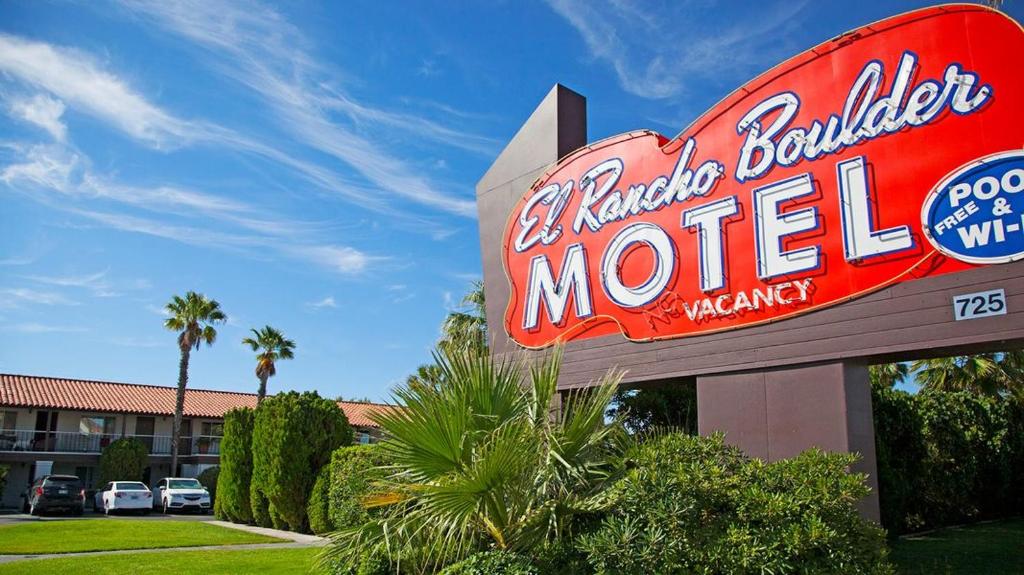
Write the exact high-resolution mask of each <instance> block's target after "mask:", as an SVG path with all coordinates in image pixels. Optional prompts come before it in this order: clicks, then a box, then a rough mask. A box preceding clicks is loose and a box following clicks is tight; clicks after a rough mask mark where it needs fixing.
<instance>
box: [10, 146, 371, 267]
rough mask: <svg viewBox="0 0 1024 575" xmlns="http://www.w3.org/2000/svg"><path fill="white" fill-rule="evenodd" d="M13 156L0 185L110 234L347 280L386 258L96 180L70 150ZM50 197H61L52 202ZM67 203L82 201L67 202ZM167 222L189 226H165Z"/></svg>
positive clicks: (287, 227)
mask: <svg viewBox="0 0 1024 575" xmlns="http://www.w3.org/2000/svg"><path fill="white" fill-rule="evenodd" d="M14 150H15V152H16V155H17V153H20V154H21V156H20V157H19V158H18V159H16V160H15V162H14V163H11V164H9V165H8V166H6V167H5V168H3V169H2V170H0V182H3V183H5V184H7V185H8V186H10V187H15V188H17V189H19V190H20V191H22V192H23V193H28V194H31V195H33V197H35V198H36V199H38V200H40V201H42V202H44V203H47V205H50V206H52V207H54V208H55V209H59V210H62V211H65V212H69V213H73V214H75V215H77V216H80V217H82V218H85V219H86V220H90V221H92V222H94V223H98V224H102V225H104V226H106V227H110V228H114V229H117V230H121V231H126V232H133V233H140V234H145V235H150V236H155V237H160V238H164V239H168V240H173V241H176V242H180V243H185V244H189V245H193V246H199V247H204V248H216V249H227V250H238V251H241V252H245V253H248V254H250V255H253V256H254V257H260V258H265V257H266V256H267V254H268V253H272V254H276V255H277V256H283V257H287V258H289V259H294V260H298V261H304V262H309V263H313V264H316V265H318V266H321V267H324V268H326V269H328V270H331V271H334V272H338V273H342V274H356V273H360V272H363V271H365V270H366V269H367V268H368V267H369V266H370V265H371V264H372V263H374V262H379V261H383V260H385V259H387V258H384V257H381V256H371V255H368V254H366V253H364V252H362V251H360V250H358V249H356V248H353V247H350V246H343V245H337V244H335V243H333V242H325V241H320V240H319V239H318V238H319V236H322V235H323V234H321V233H318V231H319V230H317V229H316V227H315V226H312V225H309V224H306V223H303V222H296V221H292V220H288V219H285V218H282V217H278V216H275V215H271V214H265V213H263V211H262V210H260V209H257V208H256V207H254V206H251V205H249V204H246V203H244V202H240V201H236V200H232V199H229V198H225V197H222V196H218V195H215V194H210V193H207V192H203V191H199V190H195V189H185V188H180V187H174V186H167V185H157V186H153V187H144V186H129V185H124V184H121V183H120V182H118V181H116V180H114V179H113V178H110V177H107V176H103V175H96V174H94V173H93V172H92V171H91V168H89V167H88V164H89V162H88V160H87V159H86V158H84V156H82V155H81V154H80V153H79V152H77V151H75V150H73V149H72V148H71V147H70V146H56V145H37V146H31V147H28V148H18V147H15V148H14ZM53 193H56V194H59V195H60V196H61V197H59V198H56V199H54V198H51V197H50V195H51V194H53ZM68 197H70V198H72V199H74V200H77V201H74V202H67V201H64V200H63V199H62V198H68ZM99 200H103V201H107V202H108V203H109V205H107V206H106V207H101V206H99V205H97V204H96V202H97V201H99ZM126 208H139V209H143V210H146V211H147V212H150V213H151V214H155V215H156V217H154V216H152V215H151V216H142V215H138V214H134V213H126V212H125V209H126ZM166 216H175V217H176V218H177V219H178V220H184V221H185V222H184V223H182V222H178V221H168V220H167V218H166ZM211 223H212V224H214V225H211Z"/></svg>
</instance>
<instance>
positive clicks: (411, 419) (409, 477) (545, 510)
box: [327, 349, 629, 572]
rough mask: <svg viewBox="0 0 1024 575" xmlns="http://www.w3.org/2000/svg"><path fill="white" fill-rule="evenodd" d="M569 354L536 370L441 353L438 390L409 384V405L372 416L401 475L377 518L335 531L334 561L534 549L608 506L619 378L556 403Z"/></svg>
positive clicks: (405, 392)
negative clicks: (612, 415) (609, 414)
mask: <svg viewBox="0 0 1024 575" xmlns="http://www.w3.org/2000/svg"><path fill="white" fill-rule="evenodd" d="M561 357H562V355H561V350H556V351H555V353H554V354H552V355H551V356H549V357H547V358H546V359H545V360H544V361H540V362H536V363H533V364H531V365H527V364H526V363H524V360H521V359H520V360H508V359H495V358H492V357H491V355H490V354H489V353H488V352H487V351H486V350H480V349H471V350H469V351H461V352H460V351H453V350H448V349H439V350H438V352H436V353H435V362H436V365H437V367H438V377H437V379H436V385H406V386H403V387H401V388H399V389H398V390H396V391H395V396H396V398H397V399H398V400H399V401H400V402H401V403H402V404H404V406H405V408H404V409H402V410H394V411H390V412H387V413H384V412H379V413H378V414H376V415H375V416H373V417H374V419H375V420H376V422H377V423H378V424H380V426H381V428H382V430H383V431H384V434H385V435H386V436H387V437H388V439H387V440H385V441H384V442H383V443H382V444H381V445H382V449H384V450H385V451H386V452H387V453H388V455H389V457H390V459H391V461H393V466H392V467H391V468H390V469H391V471H393V472H394V474H393V476H392V477H393V479H392V480H390V481H386V482H385V483H384V484H383V485H382V486H381V493H380V494H378V495H376V496H371V497H370V498H368V499H367V500H366V503H365V504H366V505H367V506H370V507H376V508H377V514H376V515H375V517H374V518H372V519H371V520H370V521H369V522H367V523H364V524H363V525H361V526H359V527H354V528H351V529H347V530H342V531H340V532H338V533H336V534H334V535H333V536H332V537H333V545H332V547H331V548H330V549H329V550H328V551H327V557H328V558H336V559H343V560H345V561H348V562H349V564H356V563H353V562H354V561H356V560H357V558H358V557H359V556H360V555H361V554H363V553H370V554H371V555H375V556H381V555H383V556H386V557H388V558H389V559H390V560H391V561H392V562H394V561H396V560H401V561H402V562H403V563H402V567H403V572H405V566H406V565H407V564H409V562H411V563H412V564H413V565H411V566H413V568H414V569H415V568H417V567H418V568H420V569H423V570H425V571H426V572H432V571H431V569H433V568H435V567H437V566H438V565H439V564H440V563H442V562H448V561H454V560H457V559H458V558H460V557H463V556H465V555H467V554H468V553H472V552H473V551H475V550H479V549H483V548H488V547H494V548H498V549H508V550H515V551H523V552H526V553H529V552H530V551H531V550H534V549H536V548H537V547H539V546H541V545H543V544H544V543H546V542H551V541H553V540H556V539H559V538H561V537H568V536H571V535H572V533H573V531H574V530H575V527H576V526H577V522H576V521H575V519H576V518H577V517H579V516H580V515H581V514H586V513H593V512H597V511H600V510H602V509H604V508H606V507H607V506H608V505H609V498H608V495H609V492H608V491H607V489H608V488H609V487H610V486H611V485H612V484H613V483H614V481H615V479H616V478H617V472H618V471H619V467H618V465H617V463H616V462H617V461H618V457H619V455H621V453H622V450H623V449H624V448H625V447H626V444H627V442H628V441H629V437H628V434H626V433H625V431H624V429H623V427H622V425H621V423H620V422H619V421H617V420H612V421H611V422H608V421H606V419H605V409H606V408H607V407H608V404H609V402H610V401H611V399H612V396H613V395H614V393H615V389H616V386H617V384H618V382H619V381H620V379H621V374H618V373H609V374H607V375H606V376H605V377H604V378H603V379H602V380H601V381H600V382H599V384H598V385H597V386H596V387H593V388H590V389H587V390H585V391H578V392H571V393H569V394H568V395H567V397H566V398H565V401H564V402H563V404H562V406H561V409H558V408H557V407H555V405H556V403H555V402H554V397H555V394H556V385H557V381H558V373H559V370H560V367H561Z"/></svg>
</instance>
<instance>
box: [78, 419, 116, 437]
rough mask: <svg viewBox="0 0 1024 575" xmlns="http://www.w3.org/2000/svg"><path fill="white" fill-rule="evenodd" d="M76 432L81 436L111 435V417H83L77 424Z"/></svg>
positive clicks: (112, 425)
mask: <svg viewBox="0 0 1024 575" xmlns="http://www.w3.org/2000/svg"><path fill="white" fill-rule="evenodd" d="M78 431H79V433H81V434H82V435H113V434H114V418H113V417H98V416H94V417H83V418H82V419H81V420H80V421H79V423H78Z"/></svg>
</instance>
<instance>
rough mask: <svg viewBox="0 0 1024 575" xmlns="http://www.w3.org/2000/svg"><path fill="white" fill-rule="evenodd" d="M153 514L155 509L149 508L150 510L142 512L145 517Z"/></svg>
mask: <svg viewBox="0 0 1024 575" xmlns="http://www.w3.org/2000/svg"><path fill="white" fill-rule="evenodd" d="M152 512H153V509H152V508H149V509H143V510H142V514H143V515H149V514H150V513H152Z"/></svg>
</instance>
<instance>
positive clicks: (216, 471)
mask: <svg viewBox="0 0 1024 575" xmlns="http://www.w3.org/2000/svg"><path fill="white" fill-rule="evenodd" d="M219 478H220V467H208V468H206V469H204V470H203V472H202V473H200V474H199V477H197V478H196V479H198V480H199V483H202V484H203V487H205V488H206V490H207V491H209V492H210V501H212V502H213V505H214V508H216V506H217V480H218V479H219Z"/></svg>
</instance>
